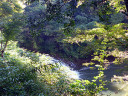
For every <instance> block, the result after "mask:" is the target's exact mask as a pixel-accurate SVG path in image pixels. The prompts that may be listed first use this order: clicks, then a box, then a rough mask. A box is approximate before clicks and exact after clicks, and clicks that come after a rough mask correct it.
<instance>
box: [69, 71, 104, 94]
mask: <svg viewBox="0 0 128 96" xmlns="http://www.w3.org/2000/svg"><path fill="white" fill-rule="evenodd" d="M103 76H104V73H103V71H99V75H98V76H95V77H94V79H93V80H92V81H89V80H82V81H81V80H76V81H75V82H74V83H71V84H70V87H71V90H72V94H74V95H75V94H79V95H80V96H96V95H97V94H98V93H99V92H100V91H103V90H106V88H104V86H105V85H106V81H102V78H103ZM98 82H99V84H98Z"/></svg>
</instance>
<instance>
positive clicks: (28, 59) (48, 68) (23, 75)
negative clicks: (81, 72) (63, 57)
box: [0, 41, 104, 96]
mask: <svg viewBox="0 0 128 96" xmlns="http://www.w3.org/2000/svg"><path fill="white" fill-rule="evenodd" d="M12 43H13V45H12ZM16 44H17V43H16V42H12V41H11V42H9V44H8V47H7V50H6V52H5V53H4V55H5V58H1V57H0V88H1V90H0V94H1V95H3V96H5V95H11V96H14V95H30V96H40V95H41V96H42V94H43V95H44V96H63V95H73V96H76V95H80V96H83V94H87V95H89V94H96V93H98V92H99V91H102V90H103V89H104V88H103V87H102V86H103V84H104V83H103V81H101V82H102V83H101V85H96V81H97V80H100V79H101V77H102V76H103V73H102V72H100V74H99V76H97V77H95V79H94V81H92V82H90V81H88V80H85V81H82V80H76V81H74V79H71V78H70V77H69V76H68V74H67V73H65V69H64V67H63V66H61V65H60V64H59V63H57V62H51V61H52V58H51V57H49V56H46V55H45V54H43V55H42V54H40V53H33V52H30V51H26V50H25V49H21V48H18V47H17V45H16ZM66 71H67V70H66ZM68 72H69V71H68ZM89 86H95V87H89ZM98 86H99V87H98Z"/></svg>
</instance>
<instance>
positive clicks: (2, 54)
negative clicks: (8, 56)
mask: <svg viewBox="0 0 128 96" xmlns="http://www.w3.org/2000/svg"><path fill="white" fill-rule="evenodd" d="M7 44H8V41H6V43H5V45H4V48H3V50H2V49H1V57H2V58H3V57H4V51H5V49H6V47H7Z"/></svg>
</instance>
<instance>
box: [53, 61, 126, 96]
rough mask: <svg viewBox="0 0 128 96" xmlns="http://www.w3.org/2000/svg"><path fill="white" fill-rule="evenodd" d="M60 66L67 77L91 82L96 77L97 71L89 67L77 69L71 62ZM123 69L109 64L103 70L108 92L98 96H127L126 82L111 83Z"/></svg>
mask: <svg viewBox="0 0 128 96" xmlns="http://www.w3.org/2000/svg"><path fill="white" fill-rule="evenodd" d="M55 60H56V59H55ZM56 61H58V60H56ZM61 64H62V66H65V72H67V73H68V74H69V76H70V77H71V78H74V79H83V80H90V81H91V80H92V79H93V77H94V76H97V75H98V70H97V69H94V70H92V69H90V68H89V67H85V66H80V67H79V66H76V65H75V64H73V63H71V62H70V64H66V63H64V62H61ZM68 65H70V66H68ZM71 67H72V68H71ZM76 67H79V68H76ZM123 68H124V67H123V66H120V65H114V64H111V65H110V66H109V67H108V68H107V69H106V70H104V80H107V81H108V82H110V83H108V84H107V86H106V87H107V88H108V90H106V91H102V92H101V94H102V95H101V94H99V96H128V82H111V78H112V77H113V75H117V76H122V74H121V72H120V71H119V70H120V69H123Z"/></svg>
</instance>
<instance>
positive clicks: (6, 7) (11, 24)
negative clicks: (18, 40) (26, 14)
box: [0, 1, 23, 57]
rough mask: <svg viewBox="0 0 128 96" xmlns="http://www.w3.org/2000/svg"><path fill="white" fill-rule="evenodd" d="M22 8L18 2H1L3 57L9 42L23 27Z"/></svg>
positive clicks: (0, 20)
mask: <svg viewBox="0 0 128 96" xmlns="http://www.w3.org/2000/svg"><path fill="white" fill-rule="evenodd" d="M18 8H19V9H20V7H19V6H18V4H16V2H14V3H13V2H12V1H11V2H9V1H7V2H3V1H1V2H0V11H1V12H0V13H1V14H0V22H1V23H0V34H1V40H0V41H1V49H0V52H1V57H3V54H4V52H5V49H6V47H7V44H8V41H10V40H14V39H15V37H16V35H17V34H18V32H20V28H21V26H22V25H23V20H22V18H21V17H22V15H21V13H20V10H18Z"/></svg>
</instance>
